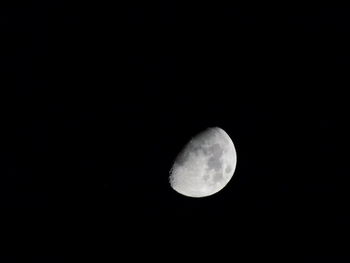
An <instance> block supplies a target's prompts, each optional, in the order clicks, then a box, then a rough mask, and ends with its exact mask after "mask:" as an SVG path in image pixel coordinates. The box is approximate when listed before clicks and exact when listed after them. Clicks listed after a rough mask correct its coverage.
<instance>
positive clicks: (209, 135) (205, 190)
mask: <svg viewBox="0 0 350 263" xmlns="http://www.w3.org/2000/svg"><path fill="white" fill-rule="evenodd" d="M236 162H237V155H236V149H235V146H234V145H233V142H232V140H231V138H230V137H229V136H228V134H227V133H226V132H225V131H224V130H223V129H221V128H219V127H215V128H208V129H206V130H205V131H203V132H201V133H199V134H198V135H196V136H195V137H193V138H192V140H190V142H189V143H188V144H187V145H186V146H185V147H184V149H183V150H182V151H181V152H180V154H179V155H178V156H177V157H176V159H175V162H174V164H173V167H172V168H171V170H170V177H169V181H170V185H171V187H172V188H173V189H174V190H175V191H176V192H178V193H180V194H183V195H185V196H190V197H204V196H209V195H212V194H215V193H217V192H219V191H220V190H221V189H222V188H224V187H225V186H226V184H227V183H228V182H229V181H230V179H231V178H232V176H233V173H234V171H235V169H236Z"/></svg>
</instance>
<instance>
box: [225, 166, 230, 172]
mask: <svg viewBox="0 0 350 263" xmlns="http://www.w3.org/2000/svg"><path fill="white" fill-rule="evenodd" d="M231 171H232V167H231V165H227V167H226V169H225V173H229V172H231Z"/></svg>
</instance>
